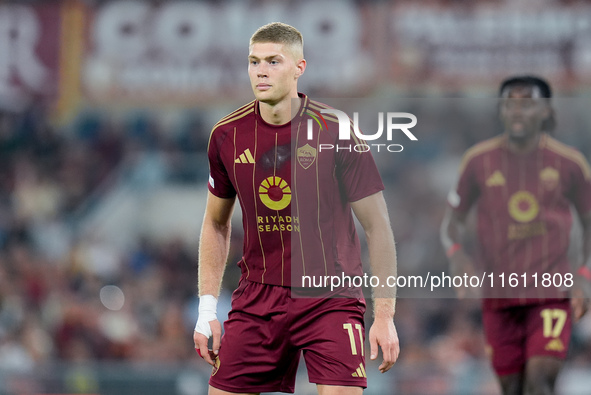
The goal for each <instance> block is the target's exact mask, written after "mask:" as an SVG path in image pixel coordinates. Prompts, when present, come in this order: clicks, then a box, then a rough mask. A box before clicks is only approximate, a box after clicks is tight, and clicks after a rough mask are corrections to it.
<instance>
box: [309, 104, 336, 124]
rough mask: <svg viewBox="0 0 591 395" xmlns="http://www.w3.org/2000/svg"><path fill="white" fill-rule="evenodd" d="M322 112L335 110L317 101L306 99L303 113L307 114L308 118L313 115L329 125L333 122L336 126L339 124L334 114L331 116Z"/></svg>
mask: <svg viewBox="0 0 591 395" xmlns="http://www.w3.org/2000/svg"><path fill="white" fill-rule="evenodd" d="M322 110H335V108H334V107H331V106H329V105H328V104H325V103H322V102H319V101H317V100H312V99H310V98H308V100H306V104H305V107H304V111H305V113H308V115H310V116H313V115H316V116H319V117H320V119H323V120H324V121H325V122H327V123H329V122H334V123H337V124H338V123H339V120H338V118H337V116H336V115H335V114H331V113H330V112H329V113H323V112H322Z"/></svg>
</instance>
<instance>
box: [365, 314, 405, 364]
mask: <svg viewBox="0 0 591 395" xmlns="http://www.w3.org/2000/svg"><path fill="white" fill-rule="evenodd" d="M369 345H370V358H371V359H372V360H374V359H376V358H377V357H378V346H379V347H381V349H382V354H383V356H384V360H383V361H382V363H381V365H380V366H379V367H378V369H379V370H380V372H382V373H385V372H387V371H388V370H390V368H391V367H392V366H393V365H394V363H395V362H396V360H397V359H398V354H400V343H399V341H398V333H397V332H396V327H395V326H394V321H393V320H392V319H391V318H387V317H384V318H376V319H374V322H373V324H372V326H371V328H370V329H369Z"/></svg>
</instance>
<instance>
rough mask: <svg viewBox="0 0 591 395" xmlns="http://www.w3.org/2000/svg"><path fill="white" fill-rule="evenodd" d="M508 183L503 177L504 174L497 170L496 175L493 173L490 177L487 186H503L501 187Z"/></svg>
mask: <svg viewBox="0 0 591 395" xmlns="http://www.w3.org/2000/svg"><path fill="white" fill-rule="evenodd" d="M505 183H506V181H505V177H503V173H501V172H500V171H498V170H495V172H494V173H492V174H491V175H490V177H488V178H487V179H486V186H487V187H497V186H501V185H505Z"/></svg>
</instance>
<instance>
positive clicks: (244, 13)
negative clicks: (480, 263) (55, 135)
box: [0, 0, 591, 113]
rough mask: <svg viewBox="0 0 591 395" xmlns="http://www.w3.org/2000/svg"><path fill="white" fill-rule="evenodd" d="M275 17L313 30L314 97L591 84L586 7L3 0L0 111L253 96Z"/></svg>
mask: <svg viewBox="0 0 591 395" xmlns="http://www.w3.org/2000/svg"><path fill="white" fill-rule="evenodd" d="M271 21H284V22H286V23H289V24H292V25H294V26H295V27H297V28H298V29H299V30H300V31H301V32H302V33H303V35H304V41H305V53H306V59H307V61H308V69H307V70H306V74H305V76H304V77H303V78H302V79H301V80H300V88H301V90H302V91H305V92H307V93H308V94H311V95H316V96H325V97H328V96H335V97H336V96H340V97H360V96H367V95H370V94H377V95H379V94H380V93H379V92H382V93H383V94H391V92H392V91H395V92H398V93H399V94H406V93H405V92H432V91H439V92H449V91H459V92H463V91H466V90H469V89H472V88H475V89H478V88H482V87H485V88H487V89H488V88H490V85H491V84H492V85H496V82H497V81H498V79H499V78H501V77H505V76H507V75H509V74H513V73H537V74H541V75H544V76H545V77H547V78H549V79H550V80H551V81H552V82H553V83H554V84H555V85H557V86H559V87H560V89H561V90H576V89H579V88H581V87H582V86H583V85H584V84H589V83H591V3H589V2H566V1H565V2H560V3H558V2H550V3H548V2H540V1H535V0H534V1H532V0H520V1H511V2H494V1H485V0H480V1H471V2H465V1H464V2H460V1H449V0H429V1H427V0H425V1H421V2H417V1H410V0H400V1H363V0H357V1H354V0H342V1H341V0H323V1H282V2H270V1H257V0H244V1H217V2H213V1H205V0H203V1H200V0H196V1H181V0H175V1H156V0H149V1H137V0H112V1H81V0H61V1H36V2H29V1H16V2H10V3H2V5H0V107H1V108H19V107H22V106H23V103H26V102H27V101H29V102H30V101H31V100H32V99H38V98H48V99H50V100H55V102H54V103H55V105H56V109H57V111H58V113H64V112H68V111H70V112H71V111H74V110H75V109H76V108H77V107H78V106H80V105H81V104H82V105H99V106H107V107H109V106H116V107H119V106H121V105H123V106H131V107H134V106H193V105H203V104H208V105H214V104H216V103H219V102H225V101H227V100H230V99H236V100H244V99H249V98H250V97H251V90H250V87H249V83H248V77H247V72H246V69H247V55H248V40H249V38H250V36H251V34H252V33H253V32H254V31H255V30H256V29H257V28H258V27H259V26H261V25H263V24H265V23H268V22H271Z"/></svg>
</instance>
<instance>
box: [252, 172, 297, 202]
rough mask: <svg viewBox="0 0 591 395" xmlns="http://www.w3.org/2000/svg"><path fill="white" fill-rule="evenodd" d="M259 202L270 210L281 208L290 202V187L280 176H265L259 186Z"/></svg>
mask: <svg viewBox="0 0 591 395" xmlns="http://www.w3.org/2000/svg"><path fill="white" fill-rule="evenodd" d="M259 197H260V199H261V202H263V204H264V205H265V206H267V207H269V208H270V209H271V210H283V209H284V208H286V207H287V206H289V203H290V202H291V189H290V188H289V185H288V184H287V181H285V180H284V179H283V178H281V177H275V176H271V177H267V178H265V179H264V180H263V182H261V185H260V186H259Z"/></svg>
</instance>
